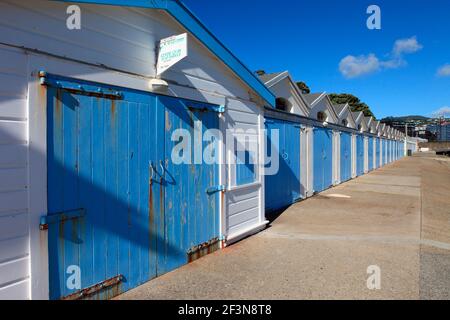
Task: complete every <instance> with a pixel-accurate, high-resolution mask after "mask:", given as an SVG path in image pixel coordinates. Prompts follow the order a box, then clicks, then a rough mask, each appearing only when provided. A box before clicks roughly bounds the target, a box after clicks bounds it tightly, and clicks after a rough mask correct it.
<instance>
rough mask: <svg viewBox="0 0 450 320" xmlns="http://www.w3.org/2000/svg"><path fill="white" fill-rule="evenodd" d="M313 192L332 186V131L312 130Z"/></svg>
mask: <svg viewBox="0 0 450 320" xmlns="http://www.w3.org/2000/svg"><path fill="white" fill-rule="evenodd" d="M313 139H314V146H313V149H314V164H313V166H314V173H313V175H314V178H313V180H314V183H313V185H314V192H321V191H323V190H325V189H328V188H329V187H331V186H332V184H333V174H332V172H333V140H332V131H331V130H330V129H325V128H314V138H313Z"/></svg>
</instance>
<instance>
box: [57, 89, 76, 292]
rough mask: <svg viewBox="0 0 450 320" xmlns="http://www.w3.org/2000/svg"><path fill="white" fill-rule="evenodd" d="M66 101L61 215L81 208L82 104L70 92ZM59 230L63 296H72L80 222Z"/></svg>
mask: <svg viewBox="0 0 450 320" xmlns="http://www.w3.org/2000/svg"><path fill="white" fill-rule="evenodd" d="M61 95H62V101H63V110H62V112H63V136H64V138H63V139H64V142H63V152H64V175H63V179H64V181H63V207H62V208H61V209H62V210H61V211H60V212H66V211H71V210H76V209H79V206H78V199H79V195H78V191H79V188H78V129H79V128H78V120H79V119H78V110H79V101H78V98H77V97H76V96H75V95H72V94H71V93H69V92H62V94H61ZM59 224H60V229H61V230H62V231H63V234H62V235H60V239H59V241H61V242H62V243H63V244H62V245H63V246H64V268H63V269H62V270H61V274H62V275H63V283H62V285H63V289H62V292H63V295H64V296H66V295H68V294H71V293H73V292H74V291H76V289H71V288H69V287H68V286H67V284H66V281H67V278H68V277H69V276H70V274H68V273H67V272H68V271H69V269H68V268H69V267H72V266H75V267H80V255H79V244H80V239H79V220H78V219H73V220H68V221H65V222H60V223H59Z"/></svg>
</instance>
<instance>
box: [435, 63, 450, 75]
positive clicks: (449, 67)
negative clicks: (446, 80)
mask: <svg viewBox="0 0 450 320" xmlns="http://www.w3.org/2000/svg"><path fill="white" fill-rule="evenodd" d="M437 75H438V76H440V77H449V76H450V64H444V65H443V66H441V67H440V68H439V69H438V71H437Z"/></svg>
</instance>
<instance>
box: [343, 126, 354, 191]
mask: <svg viewBox="0 0 450 320" xmlns="http://www.w3.org/2000/svg"><path fill="white" fill-rule="evenodd" d="M351 145H352V136H351V134H350V133H347V132H342V134H341V182H344V181H348V180H350V179H351V177H352V147H351Z"/></svg>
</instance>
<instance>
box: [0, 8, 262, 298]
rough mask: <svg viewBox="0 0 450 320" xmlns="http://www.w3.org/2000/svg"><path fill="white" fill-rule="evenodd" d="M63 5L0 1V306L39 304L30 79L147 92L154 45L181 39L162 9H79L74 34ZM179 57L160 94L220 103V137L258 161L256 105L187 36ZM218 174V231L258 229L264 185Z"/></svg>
mask: <svg viewBox="0 0 450 320" xmlns="http://www.w3.org/2000/svg"><path fill="white" fill-rule="evenodd" d="M67 5H68V4H64V3H60V2H52V1H44V0H22V1H19V0H2V1H0V43H1V45H0V81H1V83H2V87H1V88H0V171H1V172H0V175H1V176H0V299H4V298H22V299H27V298H34V299H47V298H48V261H47V239H46V233H45V232H40V231H39V217H40V216H41V215H42V214H43V213H45V212H46V205H47V204H46V170H47V168H46V108H45V101H46V100H45V91H44V88H43V87H42V86H40V85H39V84H38V78H37V72H38V71H39V70H45V71H47V72H49V73H54V74H59V75H62V76H67V77H72V78H77V79H83V80H87V81H95V82H100V83H107V84H111V85H116V86H122V87H127V88H132V89H138V90H146V91H148V81H149V79H150V77H153V76H154V75H155V45H156V43H157V41H158V40H159V39H161V38H165V37H168V36H172V35H176V34H181V33H184V32H186V30H184V29H183V28H182V27H181V26H180V25H179V24H178V23H177V22H176V21H175V20H174V19H172V18H171V17H170V16H169V15H167V14H166V13H164V12H162V11H158V10H145V9H134V8H124V7H115V6H100V5H80V7H81V9H82V29H81V30H78V31H69V30H68V29H67V28H66V27H65V25H66V18H67V15H66V8H67ZM13 46H17V47H23V48H24V49H16V48H13ZM27 48H30V49H33V50H27ZM188 51H189V56H188V57H187V58H186V59H185V60H183V61H182V62H180V63H179V64H177V65H176V66H174V67H173V68H172V69H170V71H168V72H166V73H164V74H163V78H164V79H167V80H170V83H171V84H170V89H169V90H170V94H171V95H174V96H179V97H183V98H187V99H194V100H199V101H205V102H209V103H214V104H219V105H225V106H226V110H227V111H226V113H225V115H224V116H223V117H222V118H221V119H222V120H221V129H222V130H223V131H224V130H225V129H226V128H231V127H232V128H234V129H235V128H241V129H255V130H256V131H255V133H254V138H255V139H257V140H258V142H259V151H260V154H259V157H260V158H262V152H261V150H262V147H263V135H262V128H263V125H264V124H263V117H262V109H261V108H260V106H262V102H261V100H260V99H259V98H257V96H256V95H255V94H254V93H253V92H251V91H250V89H249V88H248V87H247V86H246V85H245V84H244V83H243V82H242V81H241V80H240V79H239V78H238V77H236V76H235V75H234V73H232V72H231V71H230V70H229V69H228V68H227V67H226V66H225V65H224V64H223V63H222V62H220V61H219V60H218V59H217V58H216V57H215V56H214V55H212V54H211V53H210V52H209V51H208V49H207V48H206V47H204V46H203V45H202V44H201V43H200V42H198V41H197V40H196V39H195V38H193V37H192V36H191V35H189V49H188ZM63 57H67V58H69V59H71V60H70V61H69V60H67V59H66V58H63ZM105 66H106V67H105ZM112 69H114V70H112ZM224 136H225V134H224ZM28 142H29V144H28ZM225 152H226V151H225V150H222V159H223V158H224V157H225V156H226V154H225ZM260 160H261V159H260ZM228 169H229V170H226V169H225V166H222V170H221V184H224V185H227V186H229V190H228V192H227V193H226V194H225V199H224V204H223V210H224V211H225V212H223V213H222V220H221V228H222V233H223V235H224V236H229V235H232V236H233V237H237V236H238V235H243V234H245V233H247V232H251V231H252V230H257V229H258V228H260V227H261V226H263V225H264V224H265V219H264V191H263V190H264V188H263V187H264V179H263V177H262V172H258V176H257V181H256V182H255V183H254V184H251V185H247V186H239V187H237V186H233V181H231V179H232V172H230V171H231V170H232V168H228ZM6 181H7V182H6ZM228 213H229V214H228Z"/></svg>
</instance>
